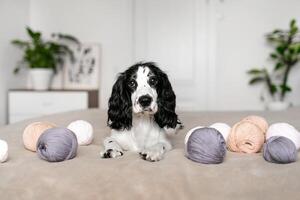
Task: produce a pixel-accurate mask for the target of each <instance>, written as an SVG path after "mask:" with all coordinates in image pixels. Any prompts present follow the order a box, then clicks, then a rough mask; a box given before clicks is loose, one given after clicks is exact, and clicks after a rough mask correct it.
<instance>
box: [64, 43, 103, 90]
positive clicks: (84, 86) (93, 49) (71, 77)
mask: <svg viewBox="0 0 300 200" xmlns="http://www.w3.org/2000/svg"><path fill="white" fill-rule="evenodd" d="M72 50H73V52H74V57H75V61H74V62H70V61H68V62H66V65H65V68H64V74H63V80H64V81H63V82H64V89H74V90H76V89H77V90H94V89H98V88H99V73H100V45H99V44H88V43H87V44H85V43H83V44H81V45H80V46H77V47H73V48H72Z"/></svg>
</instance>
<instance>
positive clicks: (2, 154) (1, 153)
mask: <svg viewBox="0 0 300 200" xmlns="http://www.w3.org/2000/svg"><path fill="white" fill-rule="evenodd" d="M7 157H8V145H7V143H6V142H5V141H4V140H0V162H5V161H6V160H7Z"/></svg>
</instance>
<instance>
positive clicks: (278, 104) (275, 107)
mask: <svg viewBox="0 0 300 200" xmlns="http://www.w3.org/2000/svg"><path fill="white" fill-rule="evenodd" d="M289 105H290V104H289V103H288V102H286V101H270V102H269V103H268V104H267V109H268V110H272V111H279V110H286V109H287V108H288V107H289Z"/></svg>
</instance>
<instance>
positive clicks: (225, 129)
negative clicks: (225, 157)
mask: <svg viewBox="0 0 300 200" xmlns="http://www.w3.org/2000/svg"><path fill="white" fill-rule="evenodd" d="M210 128H214V129H217V130H218V131H219V132H220V133H221V134H222V135H223V137H224V139H225V141H227V138H228V135H229V133H230V129H231V128H230V126H229V125H228V124H225V123H220V122H217V123H214V124H212V125H210Z"/></svg>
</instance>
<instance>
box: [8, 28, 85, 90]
mask: <svg viewBox="0 0 300 200" xmlns="http://www.w3.org/2000/svg"><path fill="white" fill-rule="evenodd" d="M26 31H27V34H28V36H29V37H30V41H23V40H13V41H12V44H14V45H16V46H17V47H19V48H21V49H22V50H23V51H24V54H23V59H22V60H21V61H20V62H19V63H18V65H17V67H16V68H15V70H14V73H18V72H19V70H20V68H21V67H28V68H29V70H30V71H29V76H30V78H31V81H32V86H33V89H35V90H47V89H49V87H50V83H51V80H52V77H53V75H54V73H56V72H57V70H59V68H61V67H62V66H63V64H64V61H65V59H66V57H69V58H70V59H71V61H74V55H73V52H72V51H71V49H70V48H69V47H68V45H67V44H66V43H68V44H70V43H74V44H77V45H78V44H80V43H79V41H78V40H77V39H76V38H75V37H73V36H71V35H64V34H60V33H58V34H52V38H53V40H49V41H44V40H43V38H42V34H41V33H40V32H36V31H33V30H32V29H31V28H29V27H27V28H26ZM63 42H65V43H63Z"/></svg>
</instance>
